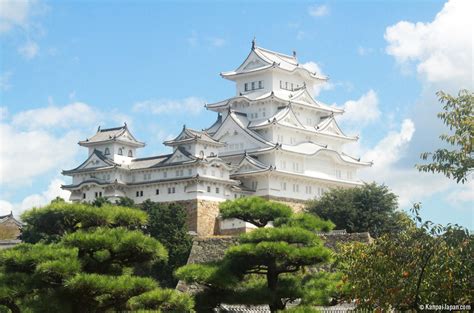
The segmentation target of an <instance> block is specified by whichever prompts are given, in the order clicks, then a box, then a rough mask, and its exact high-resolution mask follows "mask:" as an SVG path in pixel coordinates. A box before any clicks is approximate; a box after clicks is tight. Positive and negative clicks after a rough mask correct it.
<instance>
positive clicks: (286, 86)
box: [285, 82, 288, 90]
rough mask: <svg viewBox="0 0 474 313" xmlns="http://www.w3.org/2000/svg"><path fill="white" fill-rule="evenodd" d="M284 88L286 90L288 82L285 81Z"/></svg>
mask: <svg viewBox="0 0 474 313" xmlns="http://www.w3.org/2000/svg"><path fill="white" fill-rule="evenodd" d="M285 89H286V90H288V82H285Z"/></svg>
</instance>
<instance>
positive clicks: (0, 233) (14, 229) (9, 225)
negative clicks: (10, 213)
mask: <svg viewBox="0 0 474 313" xmlns="http://www.w3.org/2000/svg"><path fill="white" fill-rule="evenodd" d="M20 234H21V227H19V226H18V225H17V224H16V223H15V221H14V220H13V219H6V220H4V221H3V222H2V223H0V240H13V239H17V238H18V237H20Z"/></svg>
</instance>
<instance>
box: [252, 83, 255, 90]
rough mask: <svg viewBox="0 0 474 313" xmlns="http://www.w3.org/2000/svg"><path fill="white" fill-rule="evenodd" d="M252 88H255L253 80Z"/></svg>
mask: <svg viewBox="0 0 474 313" xmlns="http://www.w3.org/2000/svg"><path fill="white" fill-rule="evenodd" d="M252 90H255V82H252Z"/></svg>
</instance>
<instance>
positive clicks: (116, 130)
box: [79, 124, 145, 146]
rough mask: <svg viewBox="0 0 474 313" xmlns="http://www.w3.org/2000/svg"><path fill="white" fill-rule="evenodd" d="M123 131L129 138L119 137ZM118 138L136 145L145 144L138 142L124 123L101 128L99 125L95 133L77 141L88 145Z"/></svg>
mask: <svg viewBox="0 0 474 313" xmlns="http://www.w3.org/2000/svg"><path fill="white" fill-rule="evenodd" d="M125 133H128V136H127V137H129V138H127V139H123V138H119V137H121V136H123V135H124V134H125ZM118 139H120V140H122V141H127V142H129V143H131V144H134V145H137V146H144V145H145V144H144V143H143V142H140V141H138V140H137V139H136V138H135V137H133V135H132V134H131V133H130V131H129V129H128V127H127V124H124V125H123V126H120V127H113V128H104V129H101V128H100V126H99V128H98V129H97V132H96V133H95V135H93V136H92V137H90V138H87V139H86V140H82V141H79V144H80V145H89V144H93V143H99V142H106V141H110V140H118Z"/></svg>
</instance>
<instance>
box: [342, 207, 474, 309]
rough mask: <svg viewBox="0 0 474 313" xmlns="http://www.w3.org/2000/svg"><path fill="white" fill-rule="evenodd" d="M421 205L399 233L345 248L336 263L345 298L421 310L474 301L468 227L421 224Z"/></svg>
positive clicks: (361, 303) (368, 306)
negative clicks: (443, 304)
mask: <svg viewBox="0 0 474 313" xmlns="http://www.w3.org/2000/svg"><path fill="white" fill-rule="evenodd" d="M419 209H420V206H419V205H418V204H416V205H415V206H414V208H413V210H412V211H413V214H414V217H413V221H412V222H411V223H407V224H406V227H405V229H404V230H402V231H400V232H394V233H387V234H385V235H383V236H381V237H380V238H377V239H375V240H374V242H373V243H372V244H361V243H350V244H347V245H344V246H343V247H342V253H341V254H340V255H339V256H338V258H337V259H338V260H337V263H338V265H339V268H340V269H341V270H342V272H343V275H344V276H343V281H345V286H344V290H345V291H346V300H348V301H353V300H355V301H356V303H358V308H361V309H369V310H375V309H381V310H383V311H385V310H387V311H389V310H392V309H394V310H396V311H407V310H414V311H418V310H419V305H421V304H426V303H456V304H470V303H472V301H473V299H472V289H471V288H472V287H471V284H472V279H473V277H474V272H473V267H472V255H473V253H474V245H473V241H472V239H473V238H472V237H473V236H472V235H471V234H469V231H468V230H466V229H463V228H461V227H460V226H457V225H449V224H448V225H447V226H441V225H433V223H431V222H429V221H426V222H423V221H422V219H421V217H420V216H419Z"/></svg>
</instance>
